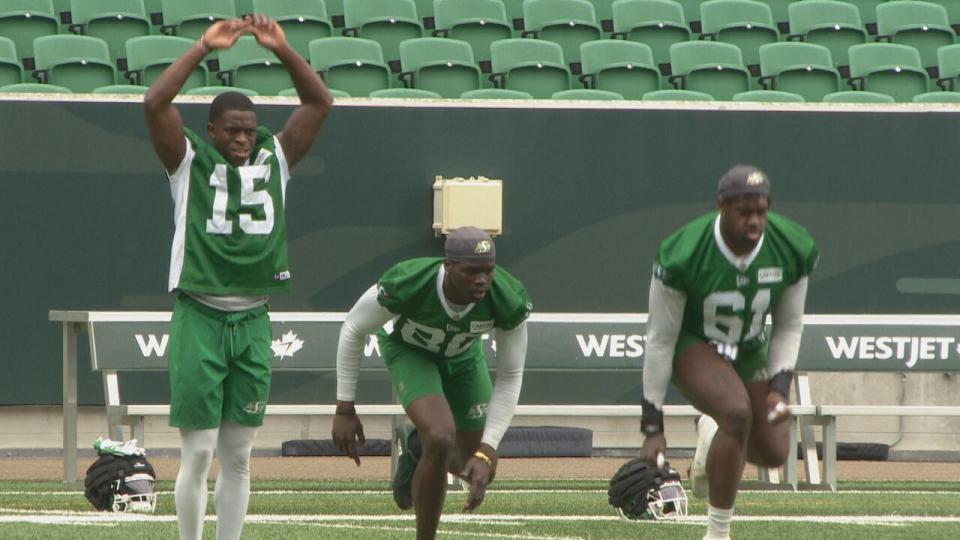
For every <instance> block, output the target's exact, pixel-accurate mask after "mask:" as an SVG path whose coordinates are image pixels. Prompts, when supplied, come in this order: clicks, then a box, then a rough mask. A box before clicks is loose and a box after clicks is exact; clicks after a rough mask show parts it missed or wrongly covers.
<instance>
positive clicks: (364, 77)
mask: <svg viewBox="0 0 960 540" xmlns="http://www.w3.org/2000/svg"><path fill="white" fill-rule="evenodd" d="M310 64H311V65H312V66H313V69H315V70H317V72H319V73H320V75H321V76H322V77H323V79H324V81H326V83H327V87H329V88H331V89H334V88H335V89H337V90H342V91H344V92H347V93H348V94H350V95H351V96H354V97H367V96H369V95H370V92H373V91H374V90H382V89H384V88H390V69H389V68H388V67H387V66H386V64H384V62H383V51H382V50H381V49H380V44H379V43H377V42H376V41H373V40H369V39H362V38H348V37H330V38H321V39H315V40H313V41H311V42H310Z"/></svg>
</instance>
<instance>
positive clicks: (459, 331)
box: [377, 258, 533, 359]
mask: <svg viewBox="0 0 960 540" xmlns="http://www.w3.org/2000/svg"><path fill="white" fill-rule="evenodd" d="M442 268H443V259H441V258H422V259H410V260H406V261H403V262H400V263H398V264H397V265H395V266H394V267H393V268H391V269H389V270H387V272H386V273H385V274H384V275H383V277H381V278H380V282H379V283H378V289H379V293H378V295H377V301H378V302H379V303H380V305H382V306H383V307H385V308H387V309H388V310H389V311H390V312H391V313H394V314H396V315H398V317H397V319H396V320H395V321H394V324H393V330H392V331H391V333H390V334H389V335H387V334H386V333H385V332H384V331H383V330H380V335H381V338H388V339H392V340H394V341H396V342H398V343H406V344H408V345H412V346H414V347H418V348H420V349H424V350H427V351H429V352H432V353H435V354H437V356H438V357H440V358H445V359H455V358H458V357H465V356H469V355H473V354H477V353H478V352H479V351H480V340H479V339H477V338H479V337H480V336H482V335H483V334H484V333H486V332H489V331H490V330H492V329H494V328H501V329H504V330H511V329H513V328H515V327H517V326H518V325H520V323H522V322H523V321H524V320H526V318H527V316H528V315H529V314H530V310H531V309H532V308H533V305H532V304H531V303H530V297H529V296H528V295H527V290H526V289H525V288H524V287H523V284H522V283H520V281H519V280H517V278H515V277H513V276H511V275H510V274H509V273H507V271H506V270H504V269H502V268H500V267H499V266H497V267H496V269H495V270H494V275H493V284H492V285H491V287H490V290H489V291H487V294H486V296H484V298H483V300H481V301H480V302H479V303H477V304H471V306H470V307H468V309H466V310H464V311H462V312H460V313H457V312H455V311H453V310H452V309H451V308H450V306H449V304H448V302H447V300H446V297H444V295H443V291H442V283H441V282H442V278H440V277H439V276H440V275H441V270H442Z"/></svg>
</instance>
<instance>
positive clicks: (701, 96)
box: [643, 90, 715, 101]
mask: <svg viewBox="0 0 960 540" xmlns="http://www.w3.org/2000/svg"><path fill="white" fill-rule="evenodd" d="M643 100H644V101H715V100H714V99H713V96H711V95H710V94H708V93H706V92H697V91H695V90H655V91H653V92H647V93H646V94H644V95H643Z"/></svg>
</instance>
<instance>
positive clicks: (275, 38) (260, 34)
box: [246, 15, 287, 52]
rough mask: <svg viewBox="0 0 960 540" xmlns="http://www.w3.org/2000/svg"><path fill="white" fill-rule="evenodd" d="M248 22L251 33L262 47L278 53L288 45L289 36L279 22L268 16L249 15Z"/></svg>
mask: <svg viewBox="0 0 960 540" xmlns="http://www.w3.org/2000/svg"><path fill="white" fill-rule="evenodd" d="M246 20H247V22H249V24H250V32H251V33H252V34H253V36H254V37H255V38H257V43H259V44H260V45H261V46H263V47H266V48H267V49H270V50H271V51H274V52H276V51H277V50H278V49H279V48H280V47H283V46H284V45H286V44H287V36H286V34H284V33H283V28H280V25H279V24H277V21H275V20H273V19H271V18H270V17H267V16H266V15H247V17H246Z"/></svg>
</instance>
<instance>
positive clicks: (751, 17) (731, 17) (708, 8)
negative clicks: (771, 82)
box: [700, 0, 780, 75]
mask: <svg viewBox="0 0 960 540" xmlns="http://www.w3.org/2000/svg"><path fill="white" fill-rule="evenodd" d="M700 13H701V15H700V21H701V24H702V25H703V35H702V36H701V37H702V39H712V40H716V41H721V42H724V43H731V44H733V45H736V46H737V47H739V48H740V52H741V53H742V54H743V62H744V64H746V65H747V67H750V69H751V72H752V73H753V74H754V75H757V74H759V69H760V47H761V46H762V45H766V44H768V43H776V42H777V41H778V40H779V39H780V34H779V32H778V31H777V27H776V26H774V24H773V15H772V14H771V13H770V6H768V5H766V4H764V3H762V2H754V1H753V0H709V1H707V2H704V3H703V4H701V6H700Z"/></svg>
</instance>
